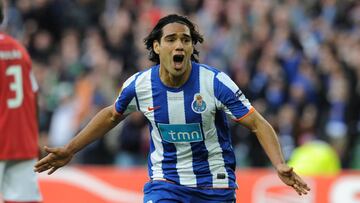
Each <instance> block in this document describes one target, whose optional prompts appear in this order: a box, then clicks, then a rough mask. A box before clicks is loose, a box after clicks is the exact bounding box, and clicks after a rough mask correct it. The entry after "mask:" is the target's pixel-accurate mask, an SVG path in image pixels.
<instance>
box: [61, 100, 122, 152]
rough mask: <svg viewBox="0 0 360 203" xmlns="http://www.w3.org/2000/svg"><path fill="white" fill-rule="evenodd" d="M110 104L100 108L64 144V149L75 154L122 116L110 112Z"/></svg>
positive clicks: (104, 132) (116, 122)
mask: <svg viewBox="0 0 360 203" xmlns="http://www.w3.org/2000/svg"><path fill="white" fill-rule="evenodd" d="M112 108H113V107H112V106H109V107H106V108H104V109H102V110H101V111H100V112H99V113H97V114H96V115H95V117H94V118H93V119H92V120H91V121H90V122H89V123H88V124H87V125H86V126H85V128H84V129H83V130H81V131H80V133H78V134H77V135H76V136H75V137H74V138H73V139H72V140H71V141H70V142H69V143H68V144H67V145H66V146H65V149H66V150H67V151H68V152H69V153H71V154H75V153H76V152H78V151H80V150H81V149H82V148H84V147H85V146H86V145H88V144H90V143H91V142H93V141H95V140H96V139H99V138H101V137H102V136H104V135H105V134H106V133H107V132H108V131H110V130H111V129H112V128H114V127H115V126H116V125H117V124H118V123H119V122H120V121H121V120H122V119H123V118H122V117H121V116H115V115H114V114H113V113H112V111H113V110H112Z"/></svg>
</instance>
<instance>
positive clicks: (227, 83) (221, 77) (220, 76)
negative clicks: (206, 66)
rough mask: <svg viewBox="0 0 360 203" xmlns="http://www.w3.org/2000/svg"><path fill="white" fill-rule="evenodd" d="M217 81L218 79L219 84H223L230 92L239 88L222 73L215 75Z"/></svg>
mask: <svg viewBox="0 0 360 203" xmlns="http://www.w3.org/2000/svg"><path fill="white" fill-rule="evenodd" d="M216 77H217V79H219V81H220V82H221V83H223V84H224V85H225V86H227V87H228V88H230V89H231V91H232V92H234V93H235V92H236V91H238V90H239V87H238V86H237V85H236V84H235V83H234V82H233V81H232V80H231V79H230V77H229V76H228V75H226V74H225V73H223V72H220V73H218V74H217V75H216Z"/></svg>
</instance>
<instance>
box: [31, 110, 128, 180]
mask: <svg viewBox="0 0 360 203" xmlns="http://www.w3.org/2000/svg"><path fill="white" fill-rule="evenodd" d="M124 118H125V116H122V115H121V114H118V113H117V112H115V109H114V106H113V105H111V106H108V107H106V108H104V109H102V110H101V111H100V112H99V113H97V114H96V115H95V117H94V118H93V119H92V120H91V121H90V122H89V123H88V124H87V125H86V127H85V128H84V129H83V130H81V131H80V133H79V134H77V135H76V136H75V137H74V138H73V139H72V140H71V141H70V142H69V143H68V144H67V145H65V146H64V147H57V148H49V147H44V149H45V151H46V152H48V153H49V154H48V155H47V156H46V157H44V158H43V159H41V160H40V161H38V162H37V163H36V164H35V169H34V171H36V172H39V173H40V172H43V171H46V170H49V169H51V170H50V171H49V172H48V174H49V175H50V174H52V173H54V172H55V171H56V170H57V169H58V168H60V167H62V166H64V165H66V164H67V163H69V162H70V160H71V159H72V157H73V155H74V154H75V153H76V152H78V151H80V150H81V149H82V148H84V147H85V146H87V145H88V144H90V143H91V142H93V141H95V140H96V139H98V138H100V137H102V136H104V135H105V134H106V133H107V132H108V131H110V130H111V129H112V128H113V127H115V126H116V125H117V124H118V123H119V122H120V121H122V120H123V119H124Z"/></svg>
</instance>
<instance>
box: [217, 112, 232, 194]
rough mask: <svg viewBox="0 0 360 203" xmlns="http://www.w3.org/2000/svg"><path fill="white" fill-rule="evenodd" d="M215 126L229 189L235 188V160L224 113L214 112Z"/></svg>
mask: <svg viewBox="0 0 360 203" xmlns="http://www.w3.org/2000/svg"><path fill="white" fill-rule="evenodd" d="M215 126H216V131H217V134H218V140H219V143H220V147H221V149H222V151H223V153H222V155H223V159H224V161H225V168H226V171H227V173H228V177H229V187H231V188H236V187H237V186H236V178H235V167H236V160H235V154H234V151H233V148H232V146H231V137H230V129H229V126H228V123H227V119H226V115H225V112H223V111H216V113H215Z"/></svg>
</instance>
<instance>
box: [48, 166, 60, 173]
mask: <svg viewBox="0 0 360 203" xmlns="http://www.w3.org/2000/svg"><path fill="white" fill-rule="evenodd" d="M58 168H59V167H56V166H54V167H52V168H51V170H50V171H49V172H48V175H51V174H53V173H54V172H55V171H56V170H58Z"/></svg>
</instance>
